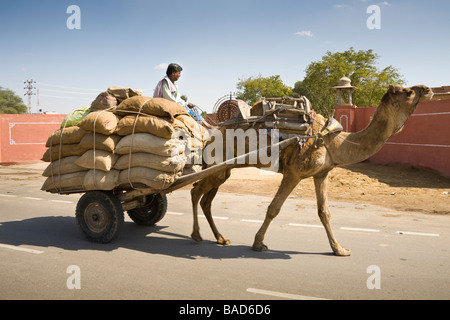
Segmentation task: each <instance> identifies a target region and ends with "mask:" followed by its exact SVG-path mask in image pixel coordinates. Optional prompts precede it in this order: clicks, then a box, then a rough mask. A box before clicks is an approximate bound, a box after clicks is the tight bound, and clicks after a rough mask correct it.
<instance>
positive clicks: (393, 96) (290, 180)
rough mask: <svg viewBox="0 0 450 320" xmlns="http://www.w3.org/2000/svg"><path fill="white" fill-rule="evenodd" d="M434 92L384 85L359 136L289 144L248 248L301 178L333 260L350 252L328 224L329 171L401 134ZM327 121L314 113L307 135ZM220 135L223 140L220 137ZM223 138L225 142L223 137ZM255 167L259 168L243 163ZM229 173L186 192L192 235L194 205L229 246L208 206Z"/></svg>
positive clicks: (259, 243) (258, 247) (258, 246)
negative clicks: (307, 183)
mask: <svg viewBox="0 0 450 320" xmlns="http://www.w3.org/2000/svg"><path fill="white" fill-rule="evenodd" d="M432 95H433V92H432V91H431V89H430V88H428V87H426V86H414V87H411V88H403V87H401V86H394V85H389V87H388V90H387V93H386V94H385V95H384V96H383V98H382V100H381V102H380V104H379V106H378V108H377V110H376V112H375V114H374V116H373V119H372V121H371V122H370V123H369V125H368V126H367V127H366V128H365V129H363V130H362V131H360V132H356V133H348V132H338V133H331V134H328V135H325V136H323V137H322V138H321V139H317V140H314V139H309V140H308V141H307V142H306V144H305V145H304V146H303V148H301V149H300V148H299V147H298V145H292V146H289V147H287V148H285V149H283V150H281V151H280V159H279V160H280V166H279V171H278V172H279V173H281V174H282V175H283V177H282V181H281V184H280V186H279V188H278V191H277V193H276V195H275V197H274V198H273V200H272V202H271V203H270V205H269V207H268V209H267V212H266V216H265V219H264V222H263V224H262V226H261V227H260V229H259V230H258V232H257V233H256V235H255V240H254V243H253V246H252V249H253V250H255V251H265V250H268V247H267V246H266V245H265V244H264V242H263V241H264V236H265V234H266V231H267V229H268V227H269V225H270V223H271V221H272V220H273V219H274V218H275V217H276V216H277V215H278V213H279V212H280V209H281V207H282V205H283V203H284V201H285V200H286V199H287V197H288V196H289V194H290V193H291V192H292V190H293V189H294V188H295V187H296V186H297V184H298V183H299V182H300V181H301V180H302V179H305V178H308V177H313V179H314V185H315V192H316V198H317V209H318V215H319V218H320V220H321V222H322V224H323V226H324V228H325V231H326V234H327V237H328V241H329V243H330V246H331V249H332V250H333V252H334V254H335V255H337V256H349V255H351V250H349V249H346V248H344V247H342V246H341V245H340V244H339V242H338V241H337V240H336V238H335V236H334V234H333V230H332V228H331V224H330V217H331V213H330V210H329V206H328V200H327V185H328V179H327V177H328V173H329V172H330V171H331V170H332V169H333V168H335V167H336V166H340V165H347V164H353V163H358V162H361V161H364V160H366V159H368V158H369V157H371V156H372V155H374V154H375V153H376V152H378V151H379V150H380V149H381V147H382V146H383V145H384V143H385V142H386V141H387V140H388V139H389V137H391V136H392V135H394V134H396V133H398V132H399V131H401V130H402V128H403V126H404V124H405V122H406V121H407V120H408V118H409V117H410V116H411V114H412V113H413V112H414V110H415V109H416V107H417V105H418V104H419V102H420V101H422V100H427V99H431V97H432ZM257 105H258V104H256V105H254V106H253V108H252V109H251V114H252V115H254V114H258V113H259V112H260V108H257ZM325 123H326V119H325V118H324V117H322V116H320V115H316V117H315V119H314V122H313V124H312V131H313V132H312V133H313V135H316V134H317V133H319V132H320V131H321V130H322V129H323V128H324V125H325ZM224 137H225V136H224ZM224 139H225V138H224ZM248 166H256V167H260V166H259V165H248ZM230 173H231V169H230V168H226V169H225V170H223V171H221V172H218V173H215V174H214V175H211V176H208V177H207V178H204V179H203V180H200V181H198V182H196V183H195V184H194V186H193V188H192V190H191V200H192V206H193V216H194V226H193V232H192V234H191V237H192V238H193V239H194V240H195V241H201V240H202V237H201V235H200V228H199V225H198V203H199V202H200V205H201V207H202V209H203V212H204V214H205V217H206V218H207V220H208V223H209V225H210V227H211V229H212V231H213V233H214V236H215V238H216V240H217V243H218V244H222V245H228V244H230V240H228V239H226V238H224V237H223V236H222V235H221V233H220V232H219V231H218V229H217V227H216V225H215V223H214V220H213V218H212V213H211V204H212V201H213V199H214V197H215V195H216V194H217V191H218V189H219V187H220V185H222V184H223V183H224V182H225V181H226V180H227V179H228V178H229V176H230Z"/></svg>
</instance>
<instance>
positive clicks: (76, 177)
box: [41, 171, 86, 191]
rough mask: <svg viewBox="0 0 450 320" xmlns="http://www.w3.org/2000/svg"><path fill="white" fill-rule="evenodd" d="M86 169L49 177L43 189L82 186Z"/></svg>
mask: <svg viewBox="0 0 450 320" xmlns="http://www.w3.org/2000/svg"><path fill="white" fill-rule="evenodd" d="M85 175H86V171H81V172H75V173H69V174H64V175H60V176H51V177H48V178H47V179H46V180H45V181H44V184H43V185H42V188H41V190H44V191H50V190H60V189H64V188H80V189H81V188H82V187H83V182H84V176H85Z"/></svg>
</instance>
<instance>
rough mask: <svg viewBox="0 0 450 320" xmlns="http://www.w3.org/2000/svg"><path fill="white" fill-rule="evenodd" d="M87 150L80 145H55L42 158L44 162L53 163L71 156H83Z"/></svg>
mask: <svg viewBox="0 0 450 320" xmlns="http://www.w3.org/2000/svg"><path fill="white" fill-rule="evenodd" d="M85 151H86V149H84V148H83V147H82V146H81V145H80V144H79V143H76V144H62V145H55V146H51V147H50V148H48V149H47V150H46V151H45V153H44V155H43V156H42V159H41V160H42V161H45V162H52V161H56V160H59V159H62V158H66V157H71V156H81V155H82V154H83V153H84V152H85Z"/></svg>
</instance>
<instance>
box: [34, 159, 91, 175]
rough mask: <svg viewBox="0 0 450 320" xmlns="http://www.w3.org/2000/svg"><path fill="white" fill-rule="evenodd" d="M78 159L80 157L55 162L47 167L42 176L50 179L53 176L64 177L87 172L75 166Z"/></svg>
mask: <svg viewBox="0 0 450 320" xmlns="http://www.w3.org/2000/svg"><path fill="white" fill-rule="evenodd" d="M78 158H79V156H72V157H66V158H63V159H61V160H57V161H53V162H51V163H50V164H49V165H48V166H47V168H46V169H45V170H44V172H43V173H42V175H43V176H44V177H50V176H52V175H63V174H68V173H74V172H80V171H85V170H87V169H85V168H83V167H80V166H79V165H77V164H75V161H77V160H78Z"/></svg>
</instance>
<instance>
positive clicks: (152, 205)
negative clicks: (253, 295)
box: [127, 194, 167, 226]
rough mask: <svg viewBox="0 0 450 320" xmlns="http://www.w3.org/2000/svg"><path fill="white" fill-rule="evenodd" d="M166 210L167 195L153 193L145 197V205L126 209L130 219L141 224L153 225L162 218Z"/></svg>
mask: <svg viewBox="0 0 450 320" xmlns="http://www.w3.org/2000/svg"><path fill="white" fill-rule="evenodd" d="M166 211H167V197H166V196H165V195H160V194H154V195H150V196H148V197H147V203H146V204H145V206H143V207H140V208H135V209H132V210H128V211H127V212H128V215H129V216H130V218H131V220H133V221H134V222H135V223H136V224H139V225H141V226H153V225H154V224H155V223H157V222H158V221H160V220H161V219H162V218H164V216H165V214H166Z"/></svg>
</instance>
